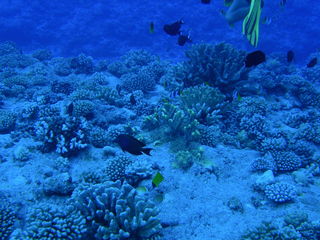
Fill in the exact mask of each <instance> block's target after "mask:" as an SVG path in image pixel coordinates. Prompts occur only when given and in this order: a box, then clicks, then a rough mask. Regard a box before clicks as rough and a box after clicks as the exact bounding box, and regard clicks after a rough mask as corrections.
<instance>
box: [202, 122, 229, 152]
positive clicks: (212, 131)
mask: <svg viewBox="0 0 320 240" xmlns="http://www.w3.org/2000/svg"><path fill="white" fill-rule="evenodd" d="M199 132H200V140H199V141H200V143H201V144H203V145H207V146H210V147H215V146H216V145H217V144H220V143H221V142H222V139H223V137H222V131H221V129H220V127H219V126H217V125H213V126H205V125H199Z"/></svg>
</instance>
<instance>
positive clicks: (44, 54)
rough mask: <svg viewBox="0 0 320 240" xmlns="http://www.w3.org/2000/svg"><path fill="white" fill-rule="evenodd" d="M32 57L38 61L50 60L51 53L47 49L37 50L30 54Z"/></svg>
mask: <svg viewBox="0 0 320 240" xmlns="http://www.w3.org/2000/svg"><path fill="white" fill-rule="evenodd" d="M32 57H34V58H36V59H38V60H39V61H46V60H50V59H51V58H52V52H51V51H50V50H48V49H38V50H36V51H34V52H33V53H32Z"/></svg>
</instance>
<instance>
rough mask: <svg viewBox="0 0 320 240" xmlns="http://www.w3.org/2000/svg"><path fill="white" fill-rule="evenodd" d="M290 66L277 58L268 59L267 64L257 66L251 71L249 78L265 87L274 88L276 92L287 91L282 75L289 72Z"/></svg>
mask: <svg viewBox="0 0 320 240" xmlns="http://www.w3.org/2000/svg"><path fill="white" fill-rule="evenodd" d="M288 73H289V70H288V67H287V66H286V65H285V64H283V63H281V62H280V61H278V60H276V59H268V61H267V62H266V63H265V64H261V65H260V66H257V67H256V68H255V69H253V70H252V71H250V73H249V80H250V81H252V82H257V83H259V84H260V85H261V86H262V87H263V88H264V89H267V90H272V91H274V92H275V93H276V92H279V90H281V91H285V90H286V89H285V86H284V85H283V84H282V81H281V79H282V75H284V74H288Z"/></svg>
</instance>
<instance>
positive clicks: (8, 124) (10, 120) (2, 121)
mask: <svg viewBox="0 0 320 240" xmlns="http://www.w3.org/2000/svg"><path fill="white" fill-rule="evenodd" d="M16 119H17V117H16V115H15V114H14V113H12V112H9V111H6V110H1V111H0V133H9V132H10V131H12V130H13V129H14V127H15V125H16Z"/></svg>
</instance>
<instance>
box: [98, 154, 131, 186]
mask: <svg viewBox="0 0 320 240" xmlns="http://www.w3.org/2000/svg"><path fill="white" fill-rule="evenodd" d="M131 163H132V159H130V158H129V157H127V156H125V155H120V156H118V157H115V158H112V159H110V160H109V161H108V164H107V167H106V168H105V170H104V173H105V174H106V175H107V178H108V179H109V180H111V181H117V180H121V181H123V180H124V179H125V172H126V169H127V167H128V166H129V165H130V164H131Z"/></svg>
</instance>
